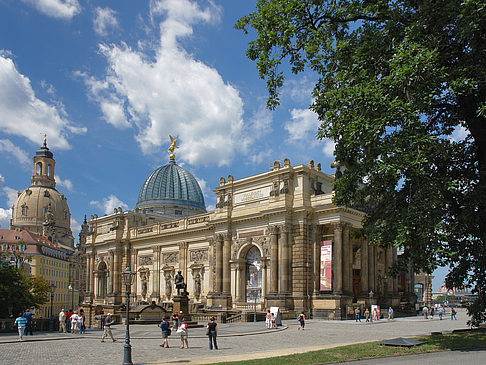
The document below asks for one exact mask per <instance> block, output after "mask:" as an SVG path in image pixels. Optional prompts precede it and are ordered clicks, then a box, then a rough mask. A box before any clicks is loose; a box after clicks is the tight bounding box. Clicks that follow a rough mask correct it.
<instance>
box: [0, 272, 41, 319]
mask: <svg viewBox="0 0 486 365" xmlns="http://www.w3.org/2000/svg"><path fill="white" fill-rule="evenodd" d="M48 293H49V282H48V281H47V280H45V279H44V278H39V277H35V276H32V275H27V274H26V273H25V272H24V271H22V270H21V269H18V268H16V267H12V266H9V267H5V268H0V318H6V317H10V316H13V315H16V314H17V313H19V312H23V311H24V310H25V309H26V308H29V307H36V308H38V307H40V306H41V305H42V304H44V303H45V302H46V301H47V297H48Z"/></svg>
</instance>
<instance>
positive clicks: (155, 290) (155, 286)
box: [150, 246, 160, 302]
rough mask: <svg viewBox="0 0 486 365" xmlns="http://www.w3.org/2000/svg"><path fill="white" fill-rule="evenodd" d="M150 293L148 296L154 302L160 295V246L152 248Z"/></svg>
mask: <svg viewBox="0 0 486 365" xmlns="http://www.w3.org/2000/svg"><path fill="white" fill-rule="evenodd" d="M152 271H153V272H152V294H151V295H150V298H152V300H155V301H156V302H157V301H158V300H159V296H160V246H157V247H153V248H152Z"/></svg>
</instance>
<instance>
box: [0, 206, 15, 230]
mask: <svg viewBox="0 0 486 365" xmlns="http://www.w3.org/2000/svg"><path fill="white" fill-rule="evenodd" d="M11 219H12V209H3V208H0V228H3V229H10V220H11Z"/></svg>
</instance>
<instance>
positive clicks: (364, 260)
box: [360, 239, 369, 295]
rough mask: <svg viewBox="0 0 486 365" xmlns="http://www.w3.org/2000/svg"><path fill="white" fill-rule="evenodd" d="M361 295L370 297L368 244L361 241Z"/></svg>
mask: <svg viewBox="0 0 486 365" xmlns="http://www.w3.org/2000/svg"><path fill="white" fill-rule="evenodd" d="M360 281H361V283H360V285H361V293H362V294H363V295H368V293H369V289H368V243H367V242H366V241H365V240H363V239H361V272H360Z"/></svg>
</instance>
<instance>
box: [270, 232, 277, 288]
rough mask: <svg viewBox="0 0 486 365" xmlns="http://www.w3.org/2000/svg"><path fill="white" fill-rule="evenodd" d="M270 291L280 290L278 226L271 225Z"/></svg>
mask: <svg viewBox="0 0 486 365" xmlns="http://www.w3.org/2000/svg"><path fill="white" fill-rule="evenodd" d="M269 230H270V254H271V256H270V293H277V292H278V239H277V235H278V227H277V226H270V227H269Z"/></svg>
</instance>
